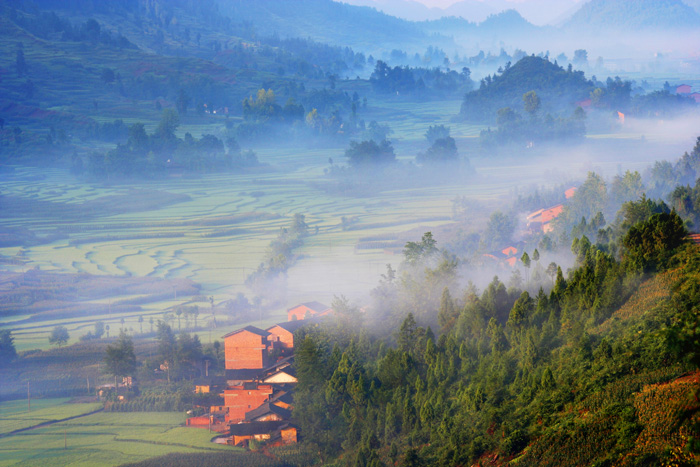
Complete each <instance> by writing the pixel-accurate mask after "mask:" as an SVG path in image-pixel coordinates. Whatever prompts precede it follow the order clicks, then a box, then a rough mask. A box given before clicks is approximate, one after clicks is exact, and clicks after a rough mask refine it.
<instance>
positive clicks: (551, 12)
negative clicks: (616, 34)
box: [336, 0, 587, 25]
mask: <svg viewBox="0 0 700 467" xmlns="http://www.w3.org/2000/svg"><path fill="white" fill-rule="evenodd" d="M336 1H342V2H345V3H351V4H355V5H371V4H373V6H377V7H379V8H381V7H382V6H389V5H393V6H394V8H396V4H397V0H336ZM408 1H414V2H418V3H422V4H423V5H425V6H427V7H430V8H435V7H436V8H443V9H444V8H447V7H449V6H451V5H453V4H455V3H460V2H461V1H462V0H408ZM478 1H480V2H481V3H483V4H484V5H487V6H489V7H491V9H493V10H495V11H501V10H504V9H509V8H514V9H516V10H518V11H519V12H520V14H521V15H523V17H524V18H525V19H527V20H528V21H530V22H532V23H534V24H537V25H543V24H550V23H556V22H557V21H559V20H561V19H563V18H564V17H567V16H570V15H571V14H573V13H574V12H575V11H576V9H578V8H579V7H580V6H581V5H582V4H584V3H585V2H586V1H587V0H478ZM387 12H388V13H390V14H395V15H397V16H404V17H407V16H410V15H409V12H408V11H407V12H406V15H404V14H402V12H401V9H400V7H399V9H398V10H397V11H394V9H393V8H389V9H387ZM410 19H416V18H410ZM426 19H427V18H426ZM468 19H472V20H474V19H477V18H468ZM482 19H483V18H482Z"/></svg>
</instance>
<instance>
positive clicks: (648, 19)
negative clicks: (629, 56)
mask: <svg viewBox="0 0 700 467" xmlns="http://www.w3.org/2000/svg"><path fill="white" fill-rule="evenodd" d="M566 26H567V27H570V28H576V29H586V28H587V29H592V30H603V29H605V30H639V29H678V28H682V29H697V28H700V15H699V14H698V13H697V12H696V11H695V10H694V9H693V8H691V7H689V6H688V5H686V4H685V3H683V2H682V1H681V0H634V1H629V0H591V1H590V2H588V3H586V4H585V5H583V6H582V7H581V8H580V9H579V10H578V11H577V12H576V13H575V14H574V15H573V16H572V17H571V19H570V20H569V21H568V22H567V23H566Z"/></svg>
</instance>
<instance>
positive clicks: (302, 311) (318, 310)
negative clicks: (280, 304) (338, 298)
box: [287, 302, 333, 321]
mask: <svg viewBox="0 0 700 467" xmlns="http://www.w3.org/2000/svg"><path fill="white" fill-rule="evenodd" d="M331 311H333V310H331V309H330V307H328V306H326V305H324V304H323V303H319V302H306V303H302V304H301V305H297V306H295V307H294V308H290V309H288V310H287V321H297V320H302V319H306V318H307V317H311V316H325V315H327V314H328V313H330V312H331Z"/></svg>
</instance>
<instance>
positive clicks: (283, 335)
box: [267, 318, 303, 349]
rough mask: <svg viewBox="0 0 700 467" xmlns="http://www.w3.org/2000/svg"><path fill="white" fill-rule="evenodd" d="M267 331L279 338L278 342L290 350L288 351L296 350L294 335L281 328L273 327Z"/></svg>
mask: <svg viewBox="0 0 700 467" xmlns="http://www.w3.org/2000/svg"><path fill="white" fill-rule="evenodd" d="M302 319H303V318H302ZM267 331H268V332H269V333H271V334H273V335H274V336H277V338H278V341H279V342H280V343H281V344H282V346H283V347H285V348H288V349H293V348H294V334H293V333H291V332H289V331H287V330H286V329H284V328H282V327H280V326H273V327H271V328H270V329H268V330H267Z"/></svg>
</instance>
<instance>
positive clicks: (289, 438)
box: [280, 427, 297, 444]
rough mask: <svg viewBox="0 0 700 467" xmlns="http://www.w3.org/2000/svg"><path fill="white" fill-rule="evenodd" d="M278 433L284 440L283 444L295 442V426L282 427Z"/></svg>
mask: <svg viewBox="0 0 700 467" xmlns="http://www.w3.org/2000/svg"><path fill="white" fill-rule="evenodd" d="M280 435H281V436H282V439H283V440H284V442H285V444H294V443H296V442H297V429H296V428H292V427H290V428H284V429H282V430H280Z"/></svg>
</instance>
